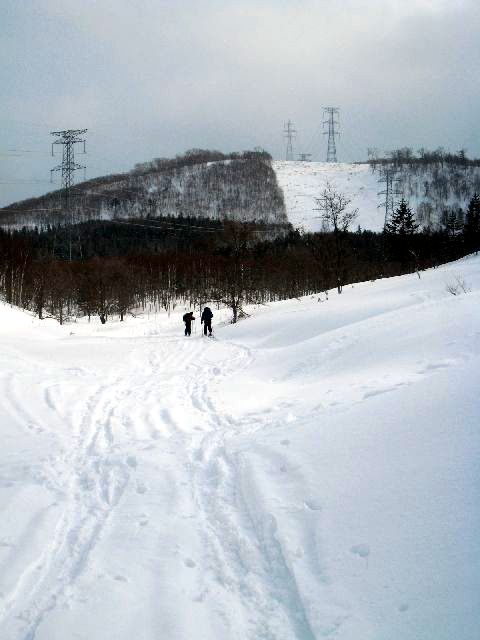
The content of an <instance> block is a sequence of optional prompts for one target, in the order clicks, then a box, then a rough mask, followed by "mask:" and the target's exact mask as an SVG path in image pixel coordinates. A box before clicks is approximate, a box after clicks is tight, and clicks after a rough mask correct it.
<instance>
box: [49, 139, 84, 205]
mask: <svg viewBox="0 0 480 640" xmlns="http://www.w3.org/2000/svg"><path fill="white" fill-rule="evenodd" d="M86 132H87V129H68V130H66V131H51V135H52V136H57V140H55V141H54V142H52V156H53V155H55V154H54V152H53V145H55V144H61V145H62V146H63V154H62V163H61V164H59V165H57V166H56V167H54V168H53V169H51V170H50V179H52V175H53V172H54V171H61V172H62V199H63V207H64V210H65V212H66V213H68V212H69V210H70V189H71V187H72V185H73V178H74V173H75V171H77V170H78V169H83V170H85V167H84V166H83V165H81V164H77V163H76V162H75V146H74V145H75V144H77V143H80V142H83V153H85V138H82V137H81V136H83V134H85V133H86Z"/></svg>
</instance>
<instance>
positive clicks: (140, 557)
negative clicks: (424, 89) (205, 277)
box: [0, 258, 480, 640]
mask: <svg viewBox="0 0 480 640" xmlns="http://www.w3.org/2000/svg"><path fill="white" fill-rule="evenodd" d="M459 277H462V278H464V279H465V282H466V283H467V284H468V289H469V291H468V293H467V294H465V295H461V296H460V295H459V296H452V295H450V294H449V293H448V292H447V290H446V285H448V284H449V283H450V282H455V278H459ZM479 292H480V261H479V259H478V258H470V259H467V260H464V261H459V262H458V263H455V264H453V265H446V266H445V267H442V268H441V269H438V270H434V271H429V272H426V273H424V274H422V278H421V279H420V280H419V279H418V278H417V276H416V275H412V276H405V277H403V278H393V279H390V280H385V281H380V282H377V283H364V284H361V285H357V286H356V287H354V288H346V289H345V292H344V294H342V296H331V297H330V300H328V301H327V300H325V297H324V296H323V297H322V296H314V297H312V298H305V299H303V300H300V301H289V302H285V303H277V304H274V305H271V306H270V307H269V308H263V309H257V310H256V311H255V312H254V317H252V318H250V319H249V320H247V321H244V322H242V323H240V324H239V325H238V326H231V327H224V328H221V329H217V335H218V336H219V338H220V339H219V340H210V339H208V338H203V337H200V336H199V335H193V336H192V337H191V338H184V337H183V335H182V323H181V313H180V312H179V313H177V314H174V315H172V318H171V319H168V318H166V317H165V316H152V317H148V316H145V317H143V318H137V319H131V320H129V321H128V322H126V323H111V324H108V325H106V326H104V327H102V326H100V325H97V324H93V325H87V324H86V323H79V324H73V325H68V326H65V327H58V326H56V325H55V324H54V323H53V322H50V321H47V322H43V323H42V322H39V321H37V320H33V319H32V318H31V317H30V316H29V315H28V314H25V313H23V312H21V311H19V310H15V309H10V308H8V307H6V306H1V307H0V327H1V328H0V353H1V367H0V409H1V416H2V417H1V424H2V445H3V446H2V450H1V453H0V508H1V512H2V525H1V530H0V638H2V640H3V638H5V639H6V640H47V639H48V640H60V638H61V639H62V640H64V638H65V637H69V638H70V637H71V638H78V639H81V640H87V639H88V640H100V639H102V640H104V639H105V638H115V639H116V640H117V639H118V640H127V639H128V640H130V639H131V638H136V639H137V638H138V639H139V640H154V639H157V638H168V639H169V640H170V639H173V640H177V639H182V640H183V639H185V640H186V639H187V638H188V639H189V640H190V639H193V640H195V639H198V640H200V639H202V640H203V639H212V640H213V639H214V638H215V639H216V638H226V639H227V638H228V639H230V638H231V639H237V638H238V639H240V638H242V639H243V638H249V639H252V640H253V639H260V640H267V639H268V640H273V639H279V640H294V639H295V640H297V639H298V640H312V639H318V638H324V637H325V638H328V637H330V638H336V639H339V640H386V639H387V638H389V640H418V639H420V638H421V639H422V640H450V638H452V637H455V638H456V639H458V640H471V639H472V638H473V637H476V636H477V635H478V632H480V628H479V621H478V617H477V616H476V611H477V609H476V594H477V593H478V592H479V589H480V575H479V571H478V569H477V568H476V567H478V558H479V556H480V542H479V540H478V536H477V535H476V531H477V529H478V526H477V525H478V524H479V523H480V517H479V516H480V511H479V508H478V506H477V504H478V499H477V498H478V485H479V482H478V471H477V466H478V464H477V460H478V454H479V452H480V438H479V434H478V422H479V416H480V407H479V400H478V392H477V386H478V382H477V381H478V373H477V372H478V367H479V364H480V362H479V359H480V348H479V337H480V333H479V330H478V302H479ZM217 315H218V314H217ZM473 318H476V321H474V320H473ZM217 322H218V318H217Z"/></svg>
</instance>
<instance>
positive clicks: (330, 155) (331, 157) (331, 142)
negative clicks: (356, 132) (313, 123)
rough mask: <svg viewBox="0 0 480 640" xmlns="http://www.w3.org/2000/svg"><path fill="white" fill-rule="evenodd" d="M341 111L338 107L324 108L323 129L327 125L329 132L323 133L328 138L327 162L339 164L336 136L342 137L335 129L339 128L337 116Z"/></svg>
mask: <svg viewBox="0 0 480 640" xmlns="http://www.w3.org/2000/svg"><path fill="white" fill-rule="evenodd" d="M339 112H340V109H339V108H338V107H324V108H323V118H324V120H323V128H324V129H325V125H327V127H328V130H327V131H324V132H323V135H325V136H328V146H327V162H337V147H336V144H335V136H338V135H340V133H339V131H338V130H337V129H336V128H335V127H337V126H339V122H338V120H336V119H335V118H336V116H338V114H339ZM325 118H326V119H325Z"/></svg>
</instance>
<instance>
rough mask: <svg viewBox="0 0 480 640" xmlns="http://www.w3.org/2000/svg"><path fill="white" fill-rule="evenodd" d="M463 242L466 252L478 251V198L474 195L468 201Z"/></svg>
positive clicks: (479, 223)
mask: <svg viewBox="0 0 480 640" xmlns="http://www.w3.org/2000/svg"><path fill="white" fill-rule="evenodd" d="M463 241H464V243H465V247H466V249H467V251H475V252H477V251H478V249H479V245H480V196H478V194H476V193H475V194H474V196H473V198H472V199H471V200H470V203H469V205H468V209H467V215H466V216H465V225H464V227H463Z"/></svg>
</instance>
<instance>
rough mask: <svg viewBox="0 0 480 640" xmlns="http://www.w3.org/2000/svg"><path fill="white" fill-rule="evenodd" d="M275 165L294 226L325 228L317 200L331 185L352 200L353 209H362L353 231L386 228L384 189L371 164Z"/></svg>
mask: <svg viewBox="0 0 480 640" xmlns="http://www.w3.org/2000/svg"><path fill="white" fill-rule="evenodd" d="M272 164H273V168H274V170H275V173H276V175H277V181H278V184H279V185H280V187H281V188H282V189H283V194H284V199H285V206H286V209H287V216H288V219H289V221H290V222H291V224H292V225H293V226H294V227H301V228H303V229H304V230H305V231H320V229H321V226H322V225H321V220H320V213H319V212H318V211H316V209H318V205H317V204H316V202H315V198H320V196H321V194H322V191H323V190H324V189H325V187H326V186H327V183H328V184H330V185H331V186H332V187H334V188H335V189H336V191H338V192H339V193H341V194H343V195H344V196H346V197H347V198H350V199H351V201H352V203H351V207H352V208H358V218H357V219H356V221H355V223H354V225H353V226H352V230H356V228H357V227H358V225H360V227H361V228H362V229H369V230H371V231H381V230H382V229H383V225H384V218H385V212H384V210H382V209H381V208H378V205H379V204H380V202H381V197H379V196H378V195H377V193H378V192H379V191H381V187H379V185H378V174H373V173H372V171H371V169H370V166H369V165H368V164H347V163H330V162H287V161H275V162H273V163H272Z"/></svg>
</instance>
